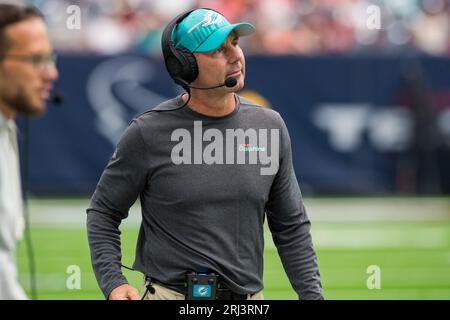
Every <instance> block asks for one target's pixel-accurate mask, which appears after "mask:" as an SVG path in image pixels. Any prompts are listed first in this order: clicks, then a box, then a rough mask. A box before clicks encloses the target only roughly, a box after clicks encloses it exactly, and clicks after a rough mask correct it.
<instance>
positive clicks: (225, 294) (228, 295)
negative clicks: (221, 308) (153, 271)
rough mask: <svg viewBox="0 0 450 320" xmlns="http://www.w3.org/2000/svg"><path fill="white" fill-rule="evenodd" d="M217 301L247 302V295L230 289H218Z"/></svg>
mask: <svg viewBox="0 0 450 320" xmlns="http://www.w3.org/2000/svg"><path fill="white" fill-rule="evenodd" d="M216 300H247V295H246V294H239V293H236V292H234V291H231V290H230V289H217V290H216Z"/></svg>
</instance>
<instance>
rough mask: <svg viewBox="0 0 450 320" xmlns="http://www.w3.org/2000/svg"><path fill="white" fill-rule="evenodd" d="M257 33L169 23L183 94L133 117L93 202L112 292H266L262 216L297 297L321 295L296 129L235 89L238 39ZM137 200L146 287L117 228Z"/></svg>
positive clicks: (174, 73)
mask: <svg viewBox="0 0 450 320" xmlns="http://www.w3.org/2000/svg"><path fill="white" fill-rule="evenodd" d="M254 31H255V28H254V27H253V26H252V25H251V24H250V23H245V22H244V23H236V24H231V23H229V22H228V21H227V19H225V17H224V16H223V15H222V14H220V13H218V12H216V11H214V10H210V9H197V10H193V11H188V12H185V13H183V14H181V15H179V16H178V17H176V18H175V19H173V20H172V21H171V22H170V23H169V24H168V25H167V27H166V28H165V30H164V32H163V35H162V39H161V45H162V52H163V56H164V62H165V65H166V67H167V71H168V72H169V75H170V76H171V78H172V79H173V80H174V81H175V82H176V83H177V84H179V85H181V86H182V87H183V88H184V89H185V91H186V92H184V93H182V94H179V95H178V96H176V97H174V98H172V99H170V100H167V101H165V102H163V103H161V104H160V105H158V106H156V107H154V108H153V109H152V110H150V111H148V112H146V113H144V114H143V115H141V116H139V117H138V118H136V119H134V120H133V121H132V123H131V124H130V126H129V127H128V129H127V131H126V132H125V133H124V135H123V136H122V138H121V141H120V142H119V143H118V145H117V149H116V151H115V152H114V155H113V157H112V159H111V160H110V162H109V164H108V166H107V167H106V169H105V171H104V172H103V174H102V177H101V178H100V181H99V183H98V185H97V189H96V190H95V193H94V195H93V197H92V200H91V205H90V207H89V208H88V210H87V213H88V217H87V228H88V236H89V245H90V248H91V258H92V265H93V268H94V271H95V274H96V277H97V280H98V283H99V286H100V288H101V289H102V291H103V293H104V295H105V297H107V298H108V299H112V300H118V299H138V298H142V299H148V300H162V299H170V300H181V299H187V300H261V299H264V295H263V288H264V283H263V254H264V234H263V233H264V221H265V220H267V222H268V225H269V227H270V230H271V232H272V236H273V240H274V244H275V245H276V246H277V248H278V252H279V254H280V257H281V259H282V261H283V266H284V268H285V270H286V273H287V275H288V277H289V279H290V281H291V284H292V287H293V288H294V289H295V291H296V292H297V294H298V296H299V298H301V299H322V298H323V296H322V286H321V282H320V274H319V268H318V264H317V257H316V253H315V250H314V248H313V244H312V239H311V234H310V221H309V219H308V215H307V213H306V209H305V206H304V204H303V200H302V196H301V193H300V188H299V186H298V182H297V179H296V175H295V172H294V169H293V164H292V150H291V144H290V138H289V133H288V130H287V127H286V125H285V123H284V121H283V119H282V118H281V116H280V114H279V113H278V112H276V111H274V110H271V109H267V108H261V107H260V106H258V105H257V104H255V103H254V102H252V101H249V100H247V99H244V98H243V97H241V96H239V95H238V94H237V91H238V90H240V89H242V88H243V87H244V78H245V58H244V54H243V52H242V49H241V47H240V46H239V38H240V37H242V36H246V35H249V34H251V33H253V32H254ZM137 198H139V199H140V202H141V208H142V225H141V229H140V232H139V237H138V240H137V247H136V259H135V262H134V264H133V267H134V269H136V270H139V271H140V272H142V273H143V274H144V275H145V276H146V281H145V285H144V286H143V292H141V293H140V294H139V293H138V291H137V290H136V288H134V287H132V286H130V285H129V284H128V282H127V279H126V278H125V277H124V275H123V273H122V270H121V252H120V231H119V225H120V223H121V220H123V219H125V218H126V217H127V215H128V211H129V208H130V207H131V205H132V204H133V203H134V202H135V200H136V199H137Z"/></svg>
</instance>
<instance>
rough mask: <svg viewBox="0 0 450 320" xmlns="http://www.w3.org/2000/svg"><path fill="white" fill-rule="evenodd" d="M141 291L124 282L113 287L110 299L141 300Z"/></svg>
mask: <svg viewBox="0 0 450 320" xmlns="http://www.w3.org/2000/svg"><path fill="white" fill-rule="evenodd" d="M140 299H141V298H140V296H139V292H138V291H137V290H136V289H135V288H133V287H132V286H130V285H129V284H123V285H121V286H118V287H117V288H115V289H113V291H111V293H110V294H109V297H108V300H140Z"/></svg>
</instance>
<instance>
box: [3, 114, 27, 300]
mask: <svg viewBox="0 0 450 320" xmlns="http://www.w3.org/2000/svg"><path fill="white" fill-rule="evenodd" d="M19 166H20V164H19V151H18V146H17V128H16V124H15V122H14V120H11V119H9V120H8V119H6V118H5V117H4V115H3V113H2V112H0V299H26V296H25V293H24V292H23V289H22V288H21V286H20V284H19V283H18V282H17V268H16V257H15V255H16V243H17V241H18V240H19V239H20V238H21V237H22V234H23V230H24V217H23V204H22V190H21V182H20V167H19Z"/></svg>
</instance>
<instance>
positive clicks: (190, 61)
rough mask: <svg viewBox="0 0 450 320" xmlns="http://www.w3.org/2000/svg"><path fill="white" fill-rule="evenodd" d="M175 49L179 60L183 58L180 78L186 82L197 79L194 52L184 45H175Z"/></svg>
mask: <svg viewBox="0 0 450 320" xmlns="http://www.w3.org/2000/svg"><path fill="white" fill-rule="evenodd" d="M176 50H177V53H178V56H179V60H183V61H182V63H181V64H182V69H183V72H182V74H181V78H182V79H183V80H185V81H187V82H188V83H191V82H192V81H194V80H195V79H197V76H198V65H197V59H195V56H194V54H193V53H192V52H190V51H189V50H188V49H187V48H185V47H182V46H179V47H176Z"/></svg>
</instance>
